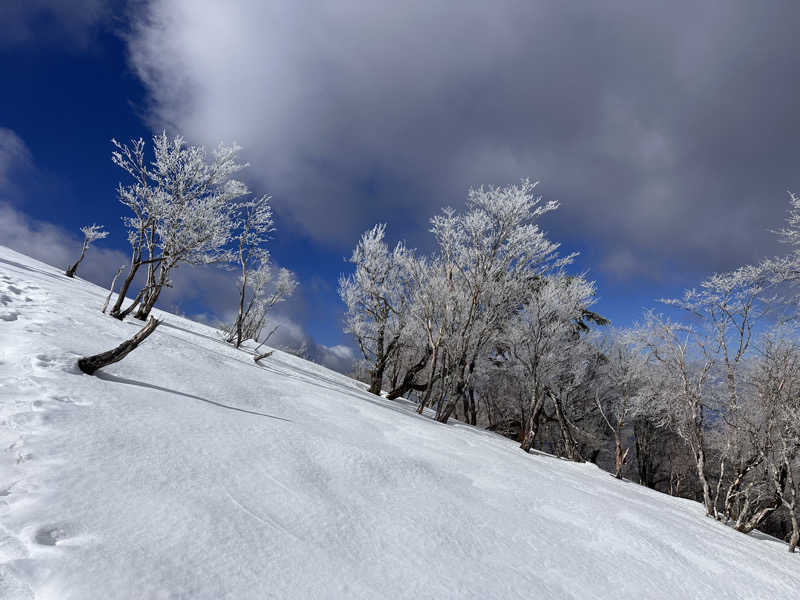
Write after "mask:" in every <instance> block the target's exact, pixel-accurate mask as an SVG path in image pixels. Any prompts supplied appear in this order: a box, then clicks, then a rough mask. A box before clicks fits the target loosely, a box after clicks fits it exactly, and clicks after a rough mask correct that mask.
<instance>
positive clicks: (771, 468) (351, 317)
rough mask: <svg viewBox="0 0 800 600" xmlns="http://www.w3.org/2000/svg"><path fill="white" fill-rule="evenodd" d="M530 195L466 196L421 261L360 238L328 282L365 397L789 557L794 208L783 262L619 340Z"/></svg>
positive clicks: (520, 189) (718, 280) (798, 250)
mask: <svg viewBox="0 0 800 600" xmlns="http://www.w3.org/2000/svg"><path fill="white" fill-rule="evenodd" d="M535 188H536V184H535V183H533V182H531V181H529V180H523V181H521V182H520V183H519V184H517V185H510V186H503V187H480V188H477V189H472V190H470V192H469V194H468V196H467V200H466V206H465V209H464V210H463V211H462V212H458V211H455V210H453V209H449V208H448V209H445V210H444V211H442V212H441V214H439V215H437V216H435V217H433V218H432V219H431V229H430V232H431V234H432V235H433V241H434V248H435V249H434V251H432V252H431V253H429V254H428V255H422V254H420V253H417V252H415V251H413V250H411V249H409V248H407V247H406V246H405V244H403V243H402V242H401V243H398V244H396V245H395V246H394V247H390V245H389V244H388V243H387V241H386V225H385V224H379V225H376V226H375V227H373V228H372V229H370V230H369V231H367V232H365V233H364V234H363V235H362V236H361V238H360V239H359V240H358V242H357V244H356V247H355V249H354V250H353V253H352V256H351V257H350V259H349V262H350V263H352V265H353V270H352V272H351V273H349V274H347V275H343V276H342V277H341V278H340V281H339V294H340V296H341V298H342V300H343V302H344V305H345V308H346V311H345V319H344V329H345V331H346V332H347V333H350V334H352V336H353V338H354V340H355V342H356V344H357V346H358V348H359V349H360V352H361V354H362V357H363V360H362V361H361V362H360V363H359V365H357V368H356V373H355V375H356V376H357V377H359V378H361V379H363V380H364V381H366V382H367V383H368V384H369V391H370V392H371V393H373V394H385V395H386V397H387V398H390V399H393V398H399V397H401V396H405V397H408V398H412V399H414V400H415V401H416V402H417V405H418V409H417V410H418V412H420V413H422V412H423V411H424V410H425V409H426V408H427V409H429V410H430V411H432V412H431V414H432V415H433V417H434V418H435V419H436V420H437V421H439V422H441V423H447V422H448V420H449V419H450V418H460V419H462V420H463V421H465V422H467V423H470V424H472V425H480V426H484V427H487V428H489V429H492V430H495V431H498V432H500V433H502V434H504V435H506V436H508V437H512V438H514V439H516V440H517V441H518V442H519V444H520V448H521V449H522V450H524V451H526V452H530V451H532V450H534V449H538V450H543V451H547V452H551V453H555V454H557V455H559V456H562V457H565V458H567V459H570V460H575V461H585V460H591V461H593V462H598V464H601V465H602V466H605V467H606V468H608V469H609V470H610V471H612V472H613V474H614V475H615V476H616V477H617V478H623V477H630V478H632V479H635V480H637V481H638V482H639V483H641V484H643V485H646V486H648V487H651V488H654V489H658V490H660V491H663V492H666V493H671V494H673V495H676V496H683V497H688V498H694V499H696V500H699V501H700V502H702V503H703V505H704V507H705V511H706V514H707V515H708V516H710V517H713V518H715V519H717V520H719V521H721V522H724V523H727V524H729V525H730V526H732V527H734V528H735V529H736V530H738V531H741V532H749V531H752V530H753V529H756V528H759V529H762V530H764V531H768V532H770V533H775V534H778V535H780V536H781V537H784V539H785V540H786V541H787V542H788V544H789V550H790V551H794V550H795V548H796V547H797V545H798V542H799V541H800V527H799V526H798V512H800V506H799V505H798V504H799V503H800V499H799V498H798V495H800V343H799V342H798V323H797V306H798V302H800V293H798V289H797V287H796V284H797V283H798V282H800V198H798V196H795V195H791V197H790V210H789V216H788V218H787V221H786V225H785V227H784V228H783V229H781V230H780V231H779V235H780V236H781V238H782V240H783V241H785V242H787V244H788V245H789V247H790V248H791V251H790V252H789V253H788V254H787V255H786V256H782V257H777V258H771V259H768V260H764V261H762V262H761V263H759V264H755V265H746V266H742V267H740V268H737V269H735V270H733V271H731V272H727V273H718V274H714V275H712V276H710V277H708V278H707V279H705V280H704V281H702V282H701V283H700V284H699V286H697V287H696V288H693V289H690V290H687V291H686V292H685V293H684V294H683V295H682V296H681V297H679V298H674V299H663V300H661V301H660V302H661V305H662V307H663V309H662V312H657V311H656V310H649V311H647V312H646V313H645V314H644V315H643V316H642V318H641V320H640V322H639V323H637V324H636V325H634V326H633V327H629V328H626V329H618V328H614V327H612V326H611V324H610V323H609V322H608V321H607V320H606V319H605V318H603V317H602V316H601V315H599V314H597V312H595V311H594V310H593V305H594V304H595V299H596V285H595V283H594V282H593V281H592V280H591V279H590V278H589V277H588V275H587V273H575V272H573V271H571V270H570V268H571V265H572V264H573V260H574V258H575V255H574V254H566V255H562V254H561V253H560V252H559V244H558V243H557V242H554V241H552V240H550V239H549V238H548V237H547V235H546V234H545V232H544V231H543V230H542V229H541V227H540V220H541V218H542V217H544V216H545V215H547V214H548V213H550V212H552V211H554V210H556V209H557V208H558V204H557V203H556V202H552V201H549V202H545V201H543V200H542V198H541V197H540V196H538V195H536V190H535Z"/></svg>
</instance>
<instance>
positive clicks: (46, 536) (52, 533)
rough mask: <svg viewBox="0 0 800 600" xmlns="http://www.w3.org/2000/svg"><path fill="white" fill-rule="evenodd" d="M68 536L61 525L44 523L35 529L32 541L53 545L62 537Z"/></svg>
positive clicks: (43, 544) (42, 544)
mask: <svg viewBox="0 0 800 600" xmlns="http://www.w3.org/2000/svg"><path fill="white" fill-rule="evenodd" d="M67 537H69V536H68V535H67V532H66V531H65V530H64V528H63V527H61V526H58V525H45V526H44V527H40V528H39V529H37V530H36V533H35V534H34V535H33V541H34V542H36V543H37V544H39V545H41V546H55V545H56V544H58V542H60V541H61V540H63V539H66V538H67Z"/></svg>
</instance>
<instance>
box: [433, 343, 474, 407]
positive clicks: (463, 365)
mask: <svg viewBox="0 0 800 600" xmlns="http://www.w3.org/2000/svg"><path fill="white" fill-rule="evenodd" d="M457 369H458V370H457V371H456V375H457V376H458V383H457V384H456V388H455V390H454V391H453V397H452V398H450V399H448V401H447V404H446V405H445V407H444V410H443V411H442V413H441V414H440V415H436V420H437V421H439V422H440V423H447V421H448V419H449V418H450V416H451V415H452V414H453V411H454V410H455V408H456V403H457V402H458V400H459V398H461V397H462V396H463V395H464V390H465V389H466V385H467V382H466V380H465V378H464V377H465V374H466V373H465V371H466V369H467V357H466V356H462V357H461V360H460V361H459V362H458V367H457Z"/></svg>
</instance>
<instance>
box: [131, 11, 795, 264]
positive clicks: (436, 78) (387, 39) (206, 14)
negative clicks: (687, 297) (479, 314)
mask: <svg viewBox="0 0 800 600" xmlns="http://www.w3.org/2000/svg"><path fill="white" fill-rule="evenodd" d="M785 16H786V15H785V14H783V9H782V8H781V7H779V6H777V5H771V6H770V8H769V9H764V8H763V7H760V6H758V7H757V6H756V5H754V4H751V3H723V4H714V5H709V6H704V7H702V8H699V7H697V5H696V3H692V2H675V3H665V4H653V3H637V2H615V3H611V4H607V3H605V4H596V5H588V6H587V5H581V6H577V5H574V4H573V3H549V4H548V3H533V2H514V1H502V0H500V1H498V2H491V3H487V2H478V1H475V2H473V1H469V0H466V1H464V2H429V1H423V0H412V1H410V2H374V1H367V0H340V1H338V2H333V3H312V4H309V3H304V2H289V1H280V0H269V1H268V0H230V1H228V2H224V3H219V2H208V1H206V2H202V1H200V0H152V1H151V2H149V3H147V4H146V5H144V8H143V10H140V11H139V12H137V13H136V18H135V25H134V29H133V35H132V36H131V37H130V38H129V50H130V57H131V64H132V65H133V67H134V68H135V69H136V70H137V72H138V73H139V75H140V77H141V78H142V80H143V81H144V83H145V85H146V87H147V88H148V90H149V92H150V98H151V100H152V109H153V112H152V121H153V124H154V125H155V126H164V125H166V126H167V127H172V128H177V129H180V130H181V131H182V132H183V133H185V134H186V135H187V136H189V137H190V138H193V139H195V140H196V141H201V142H204V143H216V142H217V141H218V140H220V139H225V140H234V139H235V140H236V141H238V142H239V143H240V144H242V145H243V146H244V148H245V154H246V156H247V158H248V159H249V160H250V162H251V163H252V164H253V167H252V169H251V174H250V175H251V176H252V177H253V178H254V179H255V180H256V181H254V182H253V183H255V184H256V185H257V187H259V188H261V190H263V191H264V192H268V193H271V194H272V195H273V196H274V205H275V207H276V209H277V212H278V214H279V216H280V217H281V218H286V219H287V220H289V221H292V222H293V223H294V224H296V225H299V226H300V227H301V228H303V229H304V230H305V231H306V232H308V233H310V235H311V236H312V237H313V238H314V239H316V240H317V241H323V242H325V243H327V244H330V245H332V246H333V247H334V248H335V249H336V251H342V250H343V249H344V248H346V247H347V246H349V244H350V243H351V242H352V240H354V239H355V238H356V236H357V235H358V233H359V232H360V231H362V230H363V229H365V228H367V227H369V226H370V225H372V224H373V223H374V222H376V221H386V220H389V221H390V222H392V224H393V231H394V232H395V234H399V235H401V236H409V235H411V236H413V235H414V233H413V232H418V235H419V237H418V238H415V239H412V240H411V242H412V244H413V245H419V242H420V240H421V241H422V243H427V240H428V238H427V237H426V236H425V232H426V230H427V226H426V225H427V220H428V218H429V217H430V216H431V214H432V213H434V212H436V211H437V210H438V208H439V207H441V206H443V205H446V204H453V205H457V203H458V202H460V201H461V200H462V199H463V197H464V193H465V191H466V189H467V188H468V187H469V186H470V185H476V184H483V183H487V184H492V183H509V182H512V181H515V180H517V179H519V178H520V177H523V176H530V177H533V178H536V179H540V180H542V183H543V185H542V187H541V190H542V193H544V194H545V195H547V197H549V198H553V199H558V200H560V201H561V202H562V209H561V210H560V211H559V214H557V215H554V216H553V217H552V220H548V223H547V224H546V225H545V226H546V227H547V228H548V229H549V230H553V231H554V234H556V235H557V236H560V237H561V238H562V239H565V238H567V237H570V238H572V239H573V240H576V241H577V242H578V243H579V244H583V243H585V242H586V240H587V239H589V240H591V243H592V244H593V246H594V247H595V248H596V249H598V252H597V253H598V254H604V253H606V252H608V253H609V254H610V255H612V256H610V257H609V261H610V262H614V260H617V262H618V259H615V258H614V257H613V254H614V252H615V250H614V248H615V247H617V246H618V245H624V246H626V247H629V248H630V249H631V251H632V253H633V258H634V260H635V261H638V265H637V266H636V267H635V268H634V269H633V270H631V269H628V270H629V271H630V272H635V271H636V270H642V269H648V268H651V267H652V266H653V264H657V263H658V262H659V260H663V259H665V258H666V256H667V254H669V258H670V260H672V264H673V265H675V266H676V268H686V269H693V270H709V269H717V268H720V267H723V268H724V267H726V266H728V267H730V266H734V265H735V264H736V262H737V261H742V260H753V259H754V257H756V256H757V255H759V254H763V253H765V252H767V253H768V252H770V251H772V248H773V247H774V244H773V243H772V238H771V236H770V235H769V234H768V233H766V232H765V229H766V227H763V226H762V225H763V223H769V222H771V224H772V226H773V227H774V226H776V225H777V224H778V223H779V221H780V218H781V215H782V213H783V210H784V207H785V197H784V195H783V192H782V191H783V190H784V189H785V188H787V187H792V185H793V182H794V181H796V180H797V177H798V176H797V175H795V173H796V171H797V170H796V167H795V165H794V161H793V158H792V156H793V153H792V151H793V147H794V145H795V142H794V140H795V139H796V138H797V136H798V135H800V130H798V127H800V126H797V127H796V126H795V125H794V123H795V122H796V121H797V120H796V119H793V118H792V115H793V114H794V112H796V111H795V108H794V103H793V100H792V99H793V98H794V97H796V96H797V94H796V93H795V91H794V90H793V89H790V88H791V86H793V85H794V83H793V81H794V79H796V78H793V77H791V76H790V74H791V73H792V72H793V70H792V69H793V68H794V67H793V65H796V63H797V62H798V60H800V59H798V58H797V53H796V51H795V45H796V44H795V37H796V36H795V32H794V31H793V29H792V28H791V26H790V25H789V23H790V22H791V19H786V18H785ZM764 39H768V40H769V48H768V49H764V50H763V51H762V50H759V51H758V52H756V51H754V52H746V53H743V52H742V51H741V49H742V48H752V47H755V48H761V47H762V46H763V43H762V41H763V40H764ZM767 58H768V59H769V60H767ZM731 61H735V65H736V68H735V69H734V68H731V64H734V63H732V62H731ZM765 64H769V65H771V66H770V68H765ZM773 65H783V66H782V67H781V68H777V67H775V68H773V67H772V66H773ZM764 89H770V90H773V91H775V92H776V93H773V94H769V95H768V96H765V95H764V94H763V90H764ZM798 185H800V180H798ZM756 194H758V197H759V198H760V199H761V198H763V199H765V200H763V201H762V206H761V207H760V208H761V209H762V210H761V213H760V214H761V215H762V216H761V222H760V223H759V224H757V226H756V227H755V228H754V227H753V226H752V223H748V219H743V218H741V215H742V214H744V213H748V211H749V210H750V209H749V208H748V206H747V204H748V202H752V200H750V198H752V197H754V196H755V195H756ZM734 198H735V203H734V202H732V199H734ZM765 204H766V205H767V209H768V210H766V211H765V210H763V208H764V205H765ZM767 212H768V213H769V215H768V218H767V215H766V213H767ZM748 216H749V215H748ZM756 216H758V215H756ZM551 222H552V223H554V225H551V224H550V223H551ZM288 229H289V228H288V227H284V226H283V225H282V231H288ZM743 237H747V238H748V239H749V240H750V243H748V244H747V245H742V244H736V243H730V240H731V239H736V238H739V239H741V238H743ZM659 254H660V256H659ZM698 256H701V257H702V258H701V259H700V260H698V259H697V257H698ZM641 257H651V258H653V259H654V260H655V263H653V262H652V261H651V262H647V261H644V260H642V258H641ZM678 265H681V266H678ZM585 266H587V267H588V266H590V265H585Z"/></svg>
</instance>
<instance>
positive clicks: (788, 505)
mask: <svg viewBox="0 0 800 600" xmlns="http://www.w3.org/2000/svg"><path fill="white" fill-rule="evenodd" d="M797 334H798V331H797V329H796V328H793V329H791V330H786V329H784V330H779V331H777V332H773V333H772V334H770V335H768V336H767V339H766V343H765V347H764V354H763V358H762V360H761V361H760V366H759V372H758V375H757V385H758V392H759V397H760V401H761V403H762V408H763V411H764V414H765V417H766V423H767V428H766V433H767V440H768V444H767V445H766V446H765V449H764V450H763V451H762V458H763V460H764V461H765V462H766V464H767V465H768V467H769V473H770V476H771V481H772V484H773V490H774V493H775V494H776V495H777V498H778V499H779V500H780V503H781V505H782V506H783V507H784V508H785V509H786V511H787V513H788V515H789V519H790V521H791V525H792V531H791V534H790V535H789V540H788V541H789V552H794V551H795V549H796V548H797V545H798V543H800V524H799V523H798V519H800V514H799V513H800V345H798V343H797V341H796V340H797Z"/></svg>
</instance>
